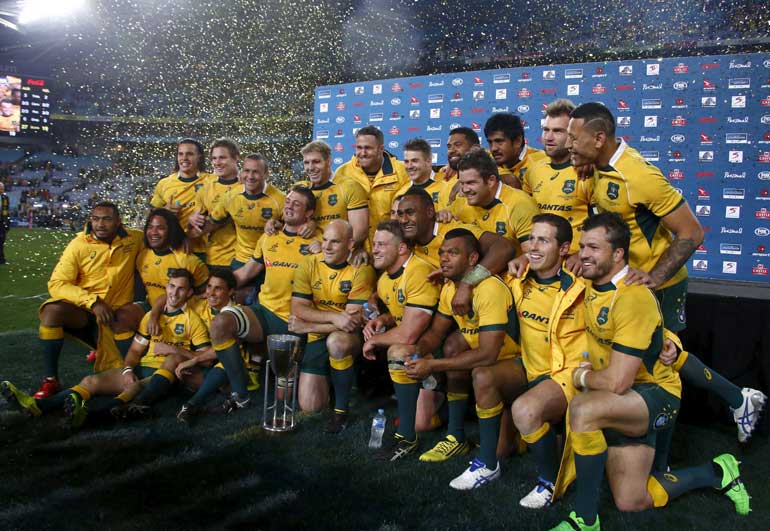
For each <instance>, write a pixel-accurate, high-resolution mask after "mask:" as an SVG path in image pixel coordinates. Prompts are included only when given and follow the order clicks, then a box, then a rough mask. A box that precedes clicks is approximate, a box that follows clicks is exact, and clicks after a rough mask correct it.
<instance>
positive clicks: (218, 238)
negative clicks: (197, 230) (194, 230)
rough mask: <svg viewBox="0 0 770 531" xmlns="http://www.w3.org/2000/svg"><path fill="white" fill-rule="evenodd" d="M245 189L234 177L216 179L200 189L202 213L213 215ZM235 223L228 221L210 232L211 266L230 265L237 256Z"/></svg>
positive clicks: (208, 248) (208, 251)
mask: <svg viewBox="0 0 770 531" xmlns="http://www.w3.org/2000/svg"><path fill="white" fill-rule="evenodd" d="M241 191H243V185H242V184H241V183H240V182H239V181H238V179H234V180H232V181H223V180H222V179H214V180H211V181H209V182H207V183H206V184H205V185H204V186H203V188H201V189H200V190H198V203H199V204H200V205H201V213H202V214H208V215H209V216H211V214H212V212H217V211H218V209H219V208H221V207H222V206H223V205H225V204H226V203H227V201H228V199H229V198H230V196H231V195H235V194H238V193H240V192H241ZM235 241H236V238H235V225H234V224H233V223H232V222H227V223H226V224H225V225H224V226H222V227H220V228H218V229H217V230H216V231H214V232H212V233H211V234H209V237H208V244H207V247H206V264H207V265H209V266H218V267H230V262H232V261H233V257H234V256H235Z"/></svg>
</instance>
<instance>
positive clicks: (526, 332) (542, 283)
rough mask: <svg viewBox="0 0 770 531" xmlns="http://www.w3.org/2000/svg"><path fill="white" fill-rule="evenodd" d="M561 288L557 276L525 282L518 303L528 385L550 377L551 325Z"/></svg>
mask: <svg viewBox="0 0 770 531" xmlns="http://www.w3.org/2000/svg"><path fill="white" fill-rule="evenodd" d="M560 288H561V283H560V278H559V276H558V275H557V276H555V277H551V278H544V279H540V280H538V279H537V278H535V276H534V275H533V274H529V275H527V277H526V278H525V279H524V281H523V286H522V291H523V293H522V297H521V300H517V301H516V302H517V303H518V304H517V306H516V310H517V313H518V318H519V326H520V328H521V357H522V359H523V360H524V367H525V368H526V369H527V379H528V380H529V381H532V380H534V379H535V378H537V377H539V376H542V375H544V374H551V344H550V342H549V341H548V335H549V323H550V320H551V310H552V309H553V303H554V301H555V300H556V296H557V295H558V293H559V289H560Z"/></svg>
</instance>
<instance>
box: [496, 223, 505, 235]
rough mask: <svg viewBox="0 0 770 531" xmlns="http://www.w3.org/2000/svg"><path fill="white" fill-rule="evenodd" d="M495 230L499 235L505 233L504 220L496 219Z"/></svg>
mask: <svg viewBox="0 0 770 531" xmlns="http://www.w3.org/2000/svg"><path fill="white" fill-rule="evenodd" d="M495 232H496V233H498V234H499V235H501V236H504V235H505V221H498V222H497V223H496V224H495Z"/></svg>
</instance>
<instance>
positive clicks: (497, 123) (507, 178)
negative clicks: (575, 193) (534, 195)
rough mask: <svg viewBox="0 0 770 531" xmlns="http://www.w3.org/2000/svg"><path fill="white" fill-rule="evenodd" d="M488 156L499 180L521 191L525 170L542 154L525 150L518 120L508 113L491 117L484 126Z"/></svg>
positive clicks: (543, 156)
mask: <svg viewBox="0 0 770 531" xmlns="http://www.w3.org/2000/svg"><path fill="white" fill-rule="evenodd" d="M484 136H485V137H486V138H487V144H489V152H490V154H491V155H492V157H494V159H495V162H496V163H497V171H498V174H499V176H500V180H501V181H502V182H504V183H505V184H507V185H508V186H511V187H513V188H521V183H522V181H523V180H524V176H525V175H526V173H527V170H528V169H529V168H530V167H531V166H532V165H533V164H534V163H536V162H537V161H539V160H541V159H543V158H545V153H543V152H542V151H541V150H539V149H535V148H533V147H529V146H528V145H527V142H526V140H525V139H524V124H523V123H522V121H521V118H519V117H518V116H516V115H514V114H510V113H498V114H493V115H492V116H490V117H489V119H488V120H487V121H486V123H485V124H484Z"/></svg>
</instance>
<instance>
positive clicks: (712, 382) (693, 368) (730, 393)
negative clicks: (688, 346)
mask: <svg viewBox="0 0 770 531" xmlns="http://www.w3.org/2000/svg"><path fill="white" fill-rule="evenodd" d="M679 375H680V376H681V377H682V379H683V380H684V381H685V382H687V383H688V384H690V385H694V386H695V387H697V388H699V389H705V390H706V391H708V392H710V393H714V394H715V395H717V396H718V397H720V398H721V399H722V400H724V401H725V402H727V405H728V406H730V407H731V408H733V409H735V408H738V407H741V404H743V395H742V394H741V388H740V387H738V386H737V385H735V384H734V383H732V382H731V381H730V380H728V379H727V378H725V377H724V376H722V375H721V374H719V373H718V372H716V371H714V370H712V369H710V368H709V367H706V366H705V365H704V364H703V362H702V361H701V360H699V359H698V358H697V357H696V356H695V354H693V353H692V352H690V353H688V355H687V360H685V362H684V364H683V365H682V368H681V369H679Z"/></svg>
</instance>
